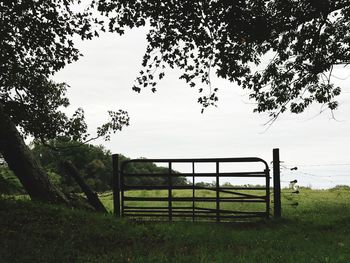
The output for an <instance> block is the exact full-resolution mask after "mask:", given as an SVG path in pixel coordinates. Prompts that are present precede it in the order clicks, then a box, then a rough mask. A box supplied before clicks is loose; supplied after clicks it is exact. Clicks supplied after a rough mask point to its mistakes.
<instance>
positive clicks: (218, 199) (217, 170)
mask: <svg viewBox="0 0 350 263" xmlns="http://www.w3.org/2000/svg"><path fill="white" fill-rule="evenodd" d="M219 187H220V182H219V162H216V221H217V222H220V212H219V210H220V192H219Z"/></svg>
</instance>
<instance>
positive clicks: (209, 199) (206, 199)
mask: <svg viewBox="0 0 350 263" xmlns="http://www.w3.org/2000/svg"><path fill="white" fill-rule="evenodd" d="M265 199H266V196H265V197H264V198H262V199H258V200H254V199H250V198H246V197H220V201H221V202H256V203H259V202H265ZM171 200H172V201H174V202H175V201H180V202H186V201H191V202H192V201H193V200H194V201H195V202H216V198H215V197H194V198H193V197H172V198H171ZM124 201H168V197H131V196H125V197H124Z"/></svg>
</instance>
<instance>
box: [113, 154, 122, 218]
mask: <svg viewBox="0 0 350 263" xmlns="http://www.w3.org/2000/svg"><path fill="white" fill-rule="evenodd" d="M112 163H113V210H114V214H115V215H116V216H117V217H120V177H119V155H118V154H113V155H112Z"/></svg>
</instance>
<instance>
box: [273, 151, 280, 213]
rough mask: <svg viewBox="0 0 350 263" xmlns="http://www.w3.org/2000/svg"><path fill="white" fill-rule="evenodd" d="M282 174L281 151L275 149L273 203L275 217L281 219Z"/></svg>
mask: <svg viewBox="0 0 350 263" xmlns="http://www.w3.org/2000/svg"><path fill="white" fill-rule="evenodd" d="M280 177H281V173H280V150H279V149H278V148H277V149H273V201H274V217H275V218H281V179H280Z"/></svg>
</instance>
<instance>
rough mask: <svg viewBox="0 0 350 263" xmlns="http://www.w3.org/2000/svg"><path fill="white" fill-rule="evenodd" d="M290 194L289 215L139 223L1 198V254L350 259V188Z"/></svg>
mask: <svg viewBox="0 0 350 263" xmlns="http://www.w3.org/2000/svg"><path fill="white" fill-rule="evenodd" d="M284 196H285V197H286V199H284V206H283V215H284V219H283V220H281V221H279V222H275V221H273V220H269V221H263V222H259V223H253V224H249V223H245V224H216V223H191V222H176V223H137V222H131V221H127V220H117V219H115V218H114V217H113V216H112V215H99V214H95V213H89V212H84V211H78V210H71V209H67V208H64V207H57V206H49V205H44V204H36V203H33V202H30V201H14V200H0V226H1V228H0V262H293V263H294V262H350V191H349V190H347V189H343V190H342V189H339V190H327V191H316V190H306V189H302V190H301V194H300V195H299V197H298V198H297V201H298V202H299V206H298V207H297V208H294V207H292V206H290V205H287V204H288V203H289V202H290V201H289V200H288V199H289V195H288V194H287V193H285V194H284ZM295 200H296V199H294V201H295ZM106 201H108V200H106Z"/></svg>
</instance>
